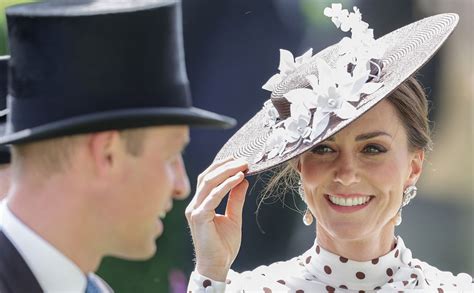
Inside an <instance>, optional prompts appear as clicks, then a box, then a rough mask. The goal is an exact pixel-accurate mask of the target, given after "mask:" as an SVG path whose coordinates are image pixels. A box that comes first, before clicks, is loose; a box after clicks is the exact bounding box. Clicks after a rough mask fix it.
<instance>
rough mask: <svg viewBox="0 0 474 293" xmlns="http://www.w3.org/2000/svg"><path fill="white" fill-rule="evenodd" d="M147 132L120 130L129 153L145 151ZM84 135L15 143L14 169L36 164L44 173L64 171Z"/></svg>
mask: <svg viewBox="0 0 474 293" xmlns="http://www.w3.org/2000/svg"><path fill="white" fill-rule="evenodd" d="M145 134H146V131H145V128H137V129H126V130H121V131H119V135H120V138H121V139H123V141H124V143H125V149H126V151H127V153H129V154H130V155H132V156H135V157H137V156H140V155H141V153H142V152H143V147H144V142H145ZM84 137H85V135H71V136H63V137H59V138H52V139H47V140H41V141H37V142H30V143H24V144H19V145H13V146H12V148H11V152H12V168H13V171H14V173H17V172H22V171H21V169H22V168H24V167H26V166H36V167H35V168H37V169H38V171H41V172H42V173H44V174H53V173H57V172H64V171H66V170H67V169H68V168H69V167H70V164H71V157H72V156H73V154H74V151H75V148H76V147H77V145H78V144H79V142H80V140H82V139H84Z"/></svg>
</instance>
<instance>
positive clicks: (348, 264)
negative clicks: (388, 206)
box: [188, 237, 474, 293]
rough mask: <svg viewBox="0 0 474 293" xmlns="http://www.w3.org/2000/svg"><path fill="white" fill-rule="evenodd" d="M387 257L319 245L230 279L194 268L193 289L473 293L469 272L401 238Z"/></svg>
mask: <svg viewBox="0 0 474 293" xmlns="http://www.w3.org/2000/svg"><path fill="white" fill-rule="evenodd" d="M396 243H397V244H396V246H395V247H394V248H393V249H392V250H391V251H390V252H389V253H388V254H386V255H384V256H381V257H378V258H375V259H372V260H370V261H366V262H357V261H352V260H350V259H347V258H345V257H342V256H338V255H335V254H332V253H331V252H329V251H326V250H324V249H323V248H322V247H320V246H319V245H318V244H317V241H316V243H315V245H314V246H313V247H312V248H311V249H310V250H308V251H307V252H305V253H304V254H303V255H301V256H299V257H295V258H293V259H291V260H288V261H285V262H276V263H273V264H271V265H269V266H260V267H258V268H256V269H254V270H253V271H246V272H243V273H237V272H234V271H232V270H231V271H230V272H229V274H228V276H227V281H226V282H216V281H214V280H211V279H209V278H206V277H205V276H202V275H200V274H198V273H197V272H193V273H192V274H191V279H190V281H189V285H188V292H206V293H210V292H215V293H217V292H264V293H270V292H296V293H304V292H307V293H308V292H474V286H473V283H472V278H471V276H469V275H468V274H464V273H461V274H458V275H457V276H454V275H453V274H452V273H450V272H442V271H440V270H438V269H437V268H435V267H432V266H430V265H429V264H427V263H425V262H422V261H420V260H417V259H414V258H412V254H411V251H410V249H408V248H406V247H405V244H404V243H403V240H402V239H401V238H400V237H398V238H397V242H396Z"/></svg>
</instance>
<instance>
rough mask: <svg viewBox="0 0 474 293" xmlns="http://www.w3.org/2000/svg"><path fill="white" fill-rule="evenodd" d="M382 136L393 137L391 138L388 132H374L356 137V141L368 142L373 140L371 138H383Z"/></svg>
mask: <svg viewBox="0 0 474 293" xmlns="http://www.w3.org/2000/svg"><path fill="white" fill-rule="evenodd" d="M382 135H385V136H389V137H392V136H391V135H390V134H388V133H387V132H384V131H374V132H368V133H363V134H359V135H358V136H356V138H355V140H356V141H361V140H367V139H371V138H374V137H377V136H382Z"/></svg>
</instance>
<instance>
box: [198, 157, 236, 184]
mask: <svg viewBox="0 0 474 293" xmlns="http://www.w3.org/2000/svg"><path fill="white" fill-rule="evenodd" d="M232 160H233V158H232V157H227V158H225V159H222V160H219V161H215V162H213V163H212V164H211V165H210V166H209V167H207V168H206V170H204V171H202V172H201V174H199V176H198V178H197V183H196V186H199V185H200V184H201V181H202V178H203V177H204V176H206V174H208V173H209V172H211V171H213V170H214V169H216V168H217V167H219V166H222V165H224V164H225V163H227V162H230V161H232Z"/></svg>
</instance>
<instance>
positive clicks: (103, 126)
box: [0, 107, 236, 144]
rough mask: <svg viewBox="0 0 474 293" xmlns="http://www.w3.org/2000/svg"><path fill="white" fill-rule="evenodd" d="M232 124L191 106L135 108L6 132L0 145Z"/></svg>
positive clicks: (226, 119) (231, 120) (229, 120)
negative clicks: (111, 132) (146, 129)
mask: <svg viewBox="0 0 474 293" xmlns="http://www.w3.org/2000/svg"><path fill="white" fill-rule="evenodd" d="M235 124H236V121H235V119H233V118H230V117H227V116H223V115H219V114H216V113H213V112H210V111H206V110H203V109H199V108H195V107H189V108H183V107H160V108H135V109H126V110H114V111H106V112H100V113H93V114H88V115H81V116H78V117H72V118H68V119H63V120H60V121H55V122H51V123H48V124H44V125H41V126H37V127H33V128H28V129H22V130H19V131H15V130H13V131H9V130H8V129H7V133H6V134H5V135H4V136H2V137H0V144H20V143H27V142H32V141H38V140H44V139H49V138H55V137H60V136H68V135H75V134H84V133H92V132H100V131H107V130H123V129H130V128H140V127H151V126H164V125H189V126H197V127H212V128H231V127H233V126H234V125H235Z"/></svg>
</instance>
